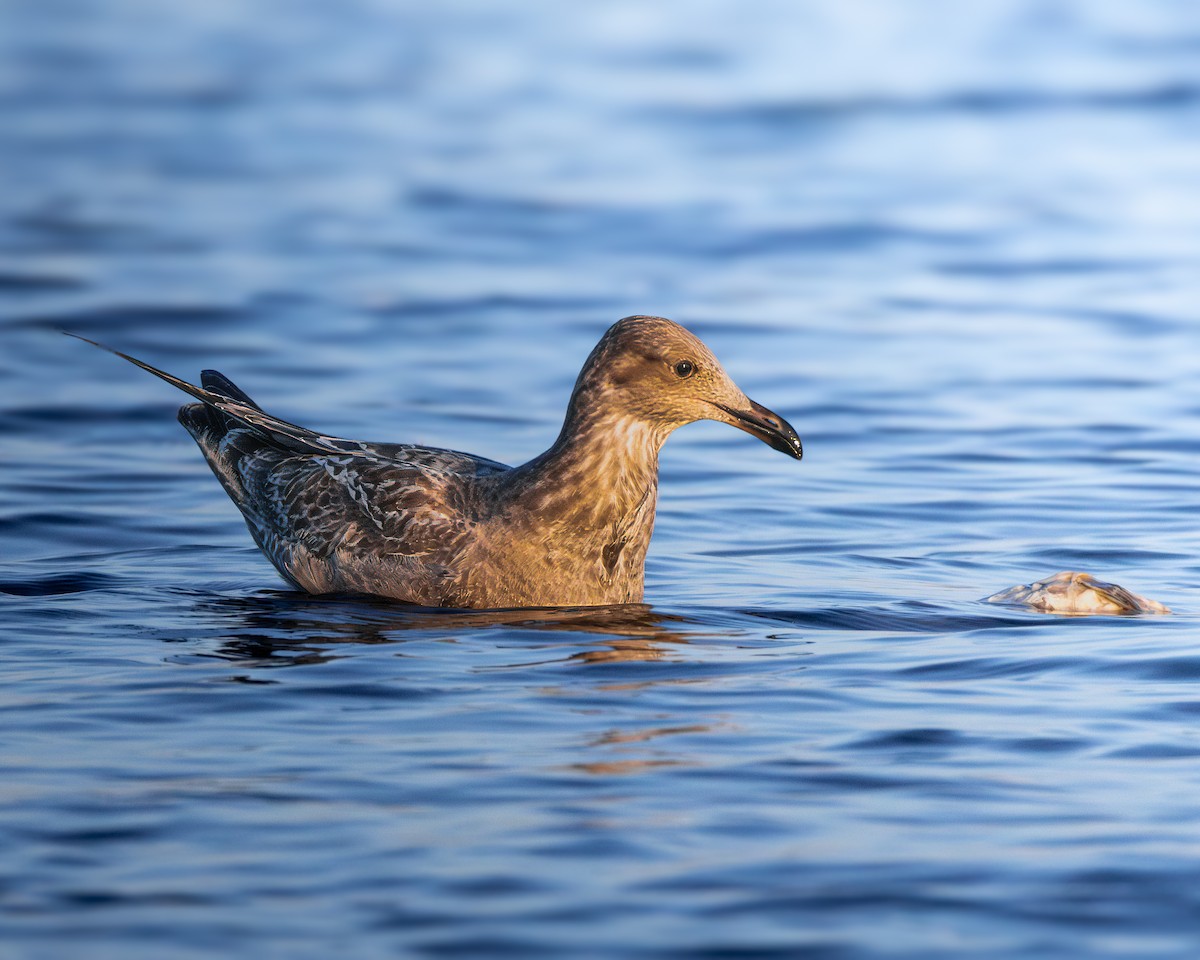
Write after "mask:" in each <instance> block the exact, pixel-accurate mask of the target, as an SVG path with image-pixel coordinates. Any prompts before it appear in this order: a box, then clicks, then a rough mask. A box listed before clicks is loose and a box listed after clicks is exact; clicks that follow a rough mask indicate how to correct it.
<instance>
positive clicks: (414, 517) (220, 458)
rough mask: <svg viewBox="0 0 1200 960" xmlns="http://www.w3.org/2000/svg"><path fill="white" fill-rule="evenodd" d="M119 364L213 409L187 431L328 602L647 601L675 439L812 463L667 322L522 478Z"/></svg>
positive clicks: (594, 358) (584, 394) (183, 412)
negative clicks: (733, 439)
mask: <svg viewBox="0 0 1200 960" xmlns="http://www.w3.org/2000/svg"><path fill="white" fill-rule="evenodd" d="M79 339H86V338H83V337H80V338H79ZM88 342H89V343H95V341H88ZM96 346H100V347H103V348H104V349H106V350H111V348H109V347H104V345H103V344H96ZM111 352H112V353H115V354H117V356H120V357H123V358H124V359H126V360H128V361H130V362H131V363H134V364H136V365H137V366H139V367H141V368H142V369H143V370H147V371H149V372H150V373H153V374H154V375H155V376H158V377H161V378H162V379H163V380H165V381H167V382H168V383H170V384H173V385H174V386H176V387H178V388H179V389H180V390H183V391H184V392H185V393H188V394H190V395H191V396H193V397H195V398H196V399H197V400H199V401H201V402H200V403H189V404H187V405H185V406H183V407H182V408H180V410H179V421H180V423H182V424H183V426H184V427H185V428H186V429H187V431H188V432H189V433H190V434H191V435H192V437H193V438H194V439H195V441H196V443H197V444H199V446H200V450H201V452H202V453H203V454H204V457H205V459H206V460H207V461H208V465H209V466H210V467H211V468H212V471H213V473H215V474H216V476H217V479H218V480H220V482H221V486H223V487H224V488H225V492H226V493H228V494H229V496H230V498H231V499H232V500H233V502H234V503H235V504H237V507H238V509H239V510H241V511H242V514H243V516H244V517H245V519H246V524H247V526H248V527H249V528H250V534H251V535H252V536H253V537H254V541H255V543H257V544H258V546H259V547H260V548H261V549H262V551H263V553H265V554H266V555H267V558H268V559H269V560H270V561H271V562H272V563H273V564H274V565H275V567H276V569H277V570H278V571H279V572H280V573H281V574H282V575H283V577H284V579H285V580H287V581H288V582H289V583H291V584H293V585H294V586H296V587H298V588H300V589H302V590H307V591H308V592H309V593H315V594H325V593H364V594H372V595H375V596H381V597H389V598H392V599H396V600H403V601H407V602H409V603H415V604H421V605H423V606H433V607H460V608H492V609H495V608H502V607H546V606H592V605H606V604H622V603H638V602H640V601H641V600H642V592H643V581H644V577H645V560H646V549H647V547H648V546H649V544H650V534H651V532H652V530H653V527H654V508H655V502H656V499H657V491H658V454H659V450H660V449H661V447H662V445H663V443H664V442H665V441H666V439H667V437H668V436H669V435H670V433H671V432H672V431H673V430H674V429H675V428H676V427H681V426H683V425H684V424H686V423H692V422H694V421H696V420H718V421H721V422H723V423H728V424H730V425H732V426H735V427H738V428H739V429H741V430H745V431H746V432H747V433H749V434H751V435H752V436H755V437H758V438H759V439H760V440H762V441H763V442H764V443H766V444H768V445H769V446H771V447H773V448H775V449H776V450H780V451H782V452H784V453H786V454H788V455H789V456H792V457H795V458H796V459H797V460H799V459H800V457H801V454H802V449H801V446H800V439H799V437H797V436H796V431H795V430H793V429H792V427H791V425H790V424H789V423H788V422H787V421H786V420H784V419H783V418H782V417H780V416H778V415H777V414H774V413H772V412H771V411H770V410H768V409H767V408H766V407H763V406H760V405H759V404H757V403H754V402H753V401H752V400H750V399H749V398H748V397H747V396H746V395H745V394H744V393H742V391H741V390H739V389H738V387H737V386H736V385H735V384H734V382H733V381H732V380H731V379H730V378H729V376H728V374H726V373H725V371H724V369H722V367H721V364H720V363H719V362H718V361H717V359H716V357H714V356H713V354H712V352H711V351H709V349H708V348H707V347H706V346H705V345H704V344H703V343H702V342H701V341H700V340H699V339H698V338H697V337H696V336H695V335H693V334H692V333H689V332H688V331H687V330H685V329H684V328H683V327H681V326H679V325H678V324H676V323H673V322H672V321H670V320H665V319H663V318H661V317H626V318H625V319H624V320H620V321H618V322H617V323H616V324H614V325H613V326H612V327H610V328H609V330H608V331H607V332H606V333H605V334H604V336H603V337H602V338H601V339H600V342H599V343H598V344H597V345H596V348H595V349H594V350H593V351H592V352H591V355H590V356H589V357H588V358H587V361H586V362H585V363H584V365H583V370H582V371H581V372H580V374H579V378H578V380H576V382H575V388H574V390H573V391H572V393H571V399H570V402H569V403H568V405H567V414H566V418H565V419H564V422H563V427H562V431H561V432H560V433H559V435H558V439H557V440H555V442H554V444H553V446H551V447H550V449H549V450H547V451H546V452H545V453H543V454H541V455H539V456H537V457H534V458H533V459H532V460H530V461H529V462H528V463H526V464H523V465H522V466H519V467H507V466H505V465H504V464H501V463H497V462H495V461H494V460H487V459H484V458H483V457H476V456H472V455H471V454H467V453H459V452H457V451H453V450H441V449H437V448H433V447H422V446H414V445H411V444H402V443H368V442H364V441H358V440H342V439H339V438H337V437H330V436H326V435H324V434H320V433H316V432H314V431H312V430H307V429H305V428H304V427H299V426H296V425H295V424H292V423H288V422H286V421H284V420H279V419H277V418H276V417H273V416H271V415H270V414H268V413H266V412H264V411H263V409H262V408H261V407H260V406H259V405H258V404H256V403H255V402H254V401H253V400H251V399H250V397H249V396H247V395H246V393H245V392H243V391H242V390H241V389H240V388H238V387H237V386H235V385H234V384H233V383H232V382H231V381H230V380H229V379H228V378H226V377H225V376H223V375H222V374H220V373H218V372H216V371H215V370H205V371H202V373H201V383H202V384H203V386H202V387H197V386H195V385H194V384H191V383H188V382H187V381H184V380H180V379H178V378H177V377H173V376H171V375H170V374H168V373H164V372H163V371H161V370H158V369H156V368H154V367H152V366H150V365H149V364H147V363H143V362H142V361H140V360H137V359H135V358H133V357H131V356H129V355H127V354H124V353H121V352H120V351H117V350H111Z"/></svg>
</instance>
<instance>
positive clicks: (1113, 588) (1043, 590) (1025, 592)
mask: <svg viewBox="0 0 1200 960" xmlns="http://www.w3.org/2000/svg"><path fill="white" fill-rule="evenodd" d="M985 600H986V601H987V602H988V603H1011V604H1022V605H1024V606H1027V607H1033V609H1034V610H1041V611H1043V612H1045V613H1170V612H1171V611H1170V610H1168V609H1167V608H1166V607H1164V606H1163V605H1162V604H1161V603H1159V602H1158V601H1156V600H1147V599H1146V598H1145V597H1139V596H1138V595H1137V594H1136V593H1130V592H1129V591H1128V590H1126V589H1125V588H1124V587H1119V586H1117V585H1116V584H1115V583H1105V582H1104V581H1103V580H1097V579H1096V578H1095V577H1093V576H1092V575H1091V574H1090V573H1077V572H1075V571H1072V570H1064V571H1063V572H1062V573H1056V574H1055V575H1054V576H1052V577H1047V578H1046V579H1045V580H1039V581H1037V583H1029V584H1023V585H1021V586H1019V587H1010V588H1009V589H1008V590H1003V591H1001V592H1000V593H994V594H992V595H991V596H990V597H986V598H985Z"/></svg>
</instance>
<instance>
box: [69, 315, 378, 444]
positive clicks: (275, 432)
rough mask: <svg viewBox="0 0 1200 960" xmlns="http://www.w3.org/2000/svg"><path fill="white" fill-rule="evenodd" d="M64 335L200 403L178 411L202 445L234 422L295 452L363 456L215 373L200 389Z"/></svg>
mask: <svg viewBox="0 0 1200 960" xmlns="http://www.w3.org/2000/svg"><path fill="white" fill-rule="evenodd" d="M63 333H65V334H66V335H67V336H68V337H74V338H75V339H76V340H82V341H83V342H84V343H90V344H91V345H92V346H94V347H99V348H100V349H101V350H107V351H108V352H109V353H111V354H115V355H116V356H118V357H120V358H121V359H123V360H128V361H129V362H130V363H132V364H133V365H134V366H136V367H141V368H142V369H143V370H145V371H146V372H147V373H152V374H154V376H156V377H158V378H159V379H160V380H165V381H166V382H167V383H169V384H171V386H173V387H175V388H177V389H179V390H182V391H183V392H184V393H186V394H188V395H189V396H192V397H195V398H196V399H197V400H199V401H200V403H199V404H187V405H186V406H184V407H182V408H181V409H180V411H179V420H180V422H181V423H182V424H183V425H184V427H186V428H187V430H188V432H189V433H191V434H192V436H193V437H195V438H196V441H197V442H198V443H201V445H202V446H203V445H204V441H203V440H202V439H201V436H200V434H203V435H204V436H206V437H210V436H212V435H214V434H217V435H220V434H223V433H225V432H227V431H228V429H229V428H230V426H231V425H232V424H231V423H230V421H233V422H235V423H237V424H239V425H242V426H245V427H248V428H249V429H250V430H252V431H253V432H254V433H256V434H257V435H259V436H260V437H261V438H262V439H263V440H266V441H268V442H270V443H274V444H276V445H278V446H279V447H281V448H282V449H284V450H287V451H289V452H292V453H308V454H313V453H316V454H338V455H341V456H345V455H347V454H349V455H351V456H353V455H357V454H362V453H363V449H362V446H361V445H360V444H357V443H355V442H354V441H351V440H341V439H339V438H337V437H327V436H325V435H324V434H320V433H315V432H314V431H312V430H306V429H305V428H304V427H300V426H297V425H296V424H294V423H288V422H287V421H286V420H280V419H279V418H278V417H273V416H271V415H270V414H269V413H266V412H265V411H264V410H263V409H262V407H260V406H259V405H258V404H257V403H255V402H254V401H253V400H251V399H250V397H249V395H247V394H246V392H245V391H244V390H242V389H241V388H240V387H238V386H237V385H236V384H235V383H234V382H233V381H232V380H230V379H229V378H228V377H226V376H225V375H224V374H222V373H218V372H217V371H216V370H204V371H202V373H201V383H203V384H204V385H203V386H202V387H198V386H196V385H195V384H194V383H188V382H187V381H186V380H181V379H179V377H175V376H172V375H171V374H169V373H167V372H165V371H163V370H159V369H158V368H157V367H152V366H151V365H150V364H148V363H144V362H142V361H141V360H138V359H137V358H136V357H131V356H130V355H129V354H127V353H122V352H121V351H120V350H114V349H113V348H112V347H109V346H105V345H104V344H103V343H97V342H96V341H95V340H89V339H88V338H87V337H81V336H80V335H79V334H77V333H70V332H68V331H66V330H64V331H63Z"/></svg>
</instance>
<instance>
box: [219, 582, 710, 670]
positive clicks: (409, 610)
mask: <svg viewBox="0 0 1200 960" xmlns="http://www.w3.org/2000/svg"><path fill="white" fill-rule="evenodd" d="M196 607H197V610H198V612H200V613H201V614H203V615H204V617H205V618H206V619H209V620H211V621H214V625H215V626H217V627H218V628H219V633H217V634H216V639H217V640H218V641H219V642H218V645H217V646H216V648H215V649H213V650H211V651H208V652H206V653H202V654H199V655H200V656H208V657H217V658H220V659H225V660H232V661H240V662H244V663H247V664H249V665H253V666H255V667H283V666H301V665H312V664H320V663H326V662H330V661H333V660H337V659H340V658H342V657H344V656H347V655H348V654H346V653H343V652H339V647H344V646H345V645H348V644H398V643H404V642H408V641H411V640H415V639H434V640H439V641H443V642H456V641H458V640H461V639H462V637H463V635H465V634H476V633H478V632H479V631H485V630H502V631H505V634H506V636H507V638H511V637H512V636H513V634H514V632H520V633H521V634H527V632H529V631H533V632H535V633H536V634H538V635H539V636H538V638H537V643H536V648H537V649H538V650H541V651H545V650H546V649H548V648H551V647H555V648H558V647H561V648H565V650H566V651H567V652H566V655H565V656H563V657H556V658H553V659H551V660H538V661H534V662H524V663H514V664H506V665H503V666H497V667H493V668H492V669H503V668H505V667H528V666H536V665H538V664H544V663H553V662H558V661H562V662H572V661H574V662H581V663H617V662H627V661H637V660H662V659H669V658H670V656H671V653H672V651H675V652H678V648H679V647H680V646H682V645H686V644H687V643H688V642H689V637H695V636H697V635H698V634H697V630H698V629H699V628H700V626H701V625H700V623H699V622H698V621H694V620H690V619H688V618H686V617H681V616H678V615H675V614H666V613H660V612H657V611H655V610H654V609H653V608H651V607H650V606H649V605H647V604H621V605H616V606H605V607H574V608H572V607H555V608H523V609H513V610H486V611H483V610H481V611H474V610H445V609H436V608H429V607H417V606H408V605H399V604H396V603H394V602H385V601H379V600H375V599H373V598H369V597H342V596H331V597H314V596H312V595H310V594H305V593H298V592H291V591H283V590H277V591H263V592H260V593H257V594H253V595H250V596H238V597H221V596H211V595H210V596H206V597H204V598H202V599H200V600H199V601H198V602H197V604H196ZM542 635H544V640H543V639H542ZM588 637H591V638H600V637H603V638H604V639H603V640H601V641H600V642H599V643H596V641H595V640H593V641H591V642H589V643H588V644H587V645H586V646H584V647H581V644H580V641H581V640H583V639H585V638H588Z"/></svg>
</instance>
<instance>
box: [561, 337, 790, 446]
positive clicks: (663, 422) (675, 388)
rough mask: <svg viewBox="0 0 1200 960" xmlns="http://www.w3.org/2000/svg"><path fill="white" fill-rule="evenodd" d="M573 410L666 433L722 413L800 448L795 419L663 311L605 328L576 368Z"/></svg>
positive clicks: (773, 441)
mask: <svg viewBox="0 0 1200 960" xmlns="http://www.w3.org/2000/svg"><path fill="white" fill-rule="evenodd" d="M571 410H572V415H574V416H577V417H585V416H587V413H586V411H588V410H595V411H603V413H602V415H604V416H610V417H612V416H616V417H620V418H630V419H633V420H635V421H637V422H638V423H640V424H644V425H646V426H649V427H650V428H652V429H653V430H654V432H655V433H657V434H659V435H660V436H661V437H662V438H663V439H665V438H666V436H667V434H669V433H670V432H671V431H672V430H674V429H675V428H676V427H681V426H683V425H684V424H687V423H693V422H694V421H696V420H717V421H720V422H721V423H728V424H729V425H730V426H734V427H737V428H738V429H739V430H745V431H746V432H747V433H749V434H750V435H751V436H754V437H758V439H759V440H761V441H763V443H765V444H767V445H768V446H770V447H773V448H774V449H776V450H779V451H782V452H783V453H786V454H787V455H788V456H790V457H795V458H796V459H797V460H799V459H800V457H801V456H802V455H803V448H802V446H801V444H800V438H799V437H798V436H796V431H795V430H793V429H792V426H791V424H789V423H788V422H787V421H786V420H784V419H783V417H781V416H779V415H778V414H776V413H773V412H772V411H770V410H768V409H767V408H766V407H764V406H762V405H761V404H758V403H755V402H754V401H753V400H751V399H750V398H749V397H747V396H746V395H745V394H744V393H743V392H742V391H741V389H740V388H739V387H738V386H737V384H735V383H734V382H733V380H731V379H730V377H729V374H727V373H726V372H725V369H724V368H723V367H722V366H721V364H720V362H719V361H718V360H717V358H716V357H715V356H713V353H712V351H711V350H709V349H708V347H706V346H705V345H704V343H703V342H702V341H701V340H700V338H699V337H697V336H696V335H695V334H693V333H691V332H689V331H688V330H685V329H684V328H683V327H681V326H680V325H679V324H677V323H674V322H673V321H671V320H667V319H664V318H663V317H626V318H625V319H623V320H618V321H617V322H616V323H615V324H613V326H611V327H610V328H609V329H608V332H607V333H605V334H604V336H603V337H602V338H601V339H600V342H599V343H598V344H597V345H596V348H595V349H594V350H593V351H592V353H591V356H589V357H588V359H587V362H586V363H585V364H584V366H583V370H582V372H581V373H580V374H579V379H578V381H576V384H575V391H574V393H573V394H572V397H571Z"/></svg>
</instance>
